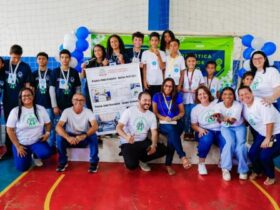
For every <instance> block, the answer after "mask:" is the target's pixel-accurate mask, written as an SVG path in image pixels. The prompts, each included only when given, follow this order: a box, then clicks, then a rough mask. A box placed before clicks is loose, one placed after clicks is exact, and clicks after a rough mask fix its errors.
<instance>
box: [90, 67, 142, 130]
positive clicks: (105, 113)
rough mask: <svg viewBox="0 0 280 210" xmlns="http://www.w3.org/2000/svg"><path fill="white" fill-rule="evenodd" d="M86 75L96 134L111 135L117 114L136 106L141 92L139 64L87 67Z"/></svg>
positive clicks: (117, 117) (117, 118)
mask: <svg viewBox="0 0 280 210" xmlns="http://www.w3.org/2000/svg"><path fill="white" fill-rule="evenodd" d="M86 75H87V83H88V88H89V95H90V100H91V104H92V108H93V110H94V113H95V117H96V120H97V123H98V126H99V128H98V132H97V134H98V135H104V134H112V133H115V132H116V130H115V129H116V125H117V123H118V120H119V119H120V115H121V113H122V112H123V110H124V109H126V108H127V107H130V106H133V105H136V104H137V101H138V94H139V93H140V92H141V91H142V83H141V76H140V69H139V64H136V63H133V64H123V65H117V66H106V67H97V68H94V69H92V68H88V69H86Z"/></svg>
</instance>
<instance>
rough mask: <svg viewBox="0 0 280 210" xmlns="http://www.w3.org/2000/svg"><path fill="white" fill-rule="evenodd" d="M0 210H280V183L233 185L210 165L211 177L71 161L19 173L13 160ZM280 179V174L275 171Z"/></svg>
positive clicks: (0, 178)
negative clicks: (63, 166) (62, 167)
mask: <svg viewBox="0 0 280 210" xmlns="http://www.w3.org/2000/svg"><path fill="white" fill-rule="evenodd" d="M0 163H1V164H0V191H1V192H0V209H1V210H2V209H5V210H14V209H23V210H40V209H44V210H48V209H51V210H80V209H82V210H91V209H94V210H114V209H120V210H141V209H145V210H146V209H147V210H158V209H160V210H173V209H174V210H176V209H178V210H184V209H195V210H200V209H201V210H207V209H211V210H235V209H236V210H243V209H250V210H251V209H254V210H273V209H276V210H279V209H280V207H279V206H280V181H279V182H277V183H276V184H275V185H274V186H269V187H266V186H264V185H263V184H262V182H263V181H264V178H262V179H260V180H258V181H257V182H254V181H240V180H239V179H238V176H237V174H235V173H232V174H233V180H232V181H231V182H225V181H223V180H222V177H221V172H220V169H219V168H217V166H215V165H208V172H209V175H208V176H199V175H198V173H197V166H196V165H194V166H193V167H192V168H191V169H189V170H184V169H183V168H182V166H181V165H175V166H174V168H175V169H176V171H177V174H176V175H175V176H169V175H167V174H166V173H165V170H164V166H163V165H159V164H154V165H152V172H142V171H141V170H140V169H138V170H136V171H133V172H131V171H128V170H127V169H125V168H124V165H123V164H122V163H101V164H100V168H99V171H98V173H96V174H88V172H87V168H88V163H85V162H70V165H69V167H68V168H67V170H66V171H65V172H64V173H57V172H55V168H56V158H55V157H53V158H52V159H50V160H48V161H46V162H45V166H44V167H42V168H36V167H34V168H32V169H31V170H30V171H28V172H25V173H22V174H20V173H18V172H17V171H16V170H15V168H14V167H13V162H12V160H6V161H1V162H0ZM276 175H277V178H278V180H280V172H279V171H277V172H276Z"/></svg>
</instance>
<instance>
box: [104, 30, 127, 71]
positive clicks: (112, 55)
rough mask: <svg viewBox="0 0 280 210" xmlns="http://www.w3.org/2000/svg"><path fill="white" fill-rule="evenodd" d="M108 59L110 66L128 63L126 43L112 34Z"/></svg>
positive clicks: (109, 40)
mask: <svg viewBox="0 0 280 210" xmlns="http://www.w3.org/2000/svg"><path fill="white" fill-rule="evenodd" d="M106 58H107V60H108V61H109V66H113V65H119V64H125V63H128V59H127V56H126V53H125V48H124V43H123V40H122V39H121V37H120V36H119V35H117V34H112V35H111V36H110V37H109V38H108V41H107V54H106Z"/></svg>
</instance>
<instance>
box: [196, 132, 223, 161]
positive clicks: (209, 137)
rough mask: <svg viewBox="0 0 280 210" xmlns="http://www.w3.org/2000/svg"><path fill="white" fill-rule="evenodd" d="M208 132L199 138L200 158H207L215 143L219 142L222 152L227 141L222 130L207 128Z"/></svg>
mask: <svg viewBox="0 0 280 210" xmlns="http://www.w3.org/2000/svg"><path fill="white" fill-rule="evenodd" d="M207 131H208V133H207V134H206V135H204V136H202V137H200V138H199V140H198V145H197V150H198V157H199V158H206V156H207V155H208V153H209V151H210V148H211V146H212V144H213V143H215V144H217V145H218V146H219V148H220V153H222V151H223V147H224V145H225V143H226V141H225V139H224V137H223V136H222V134H221V131H213V130H207Z"/></svg>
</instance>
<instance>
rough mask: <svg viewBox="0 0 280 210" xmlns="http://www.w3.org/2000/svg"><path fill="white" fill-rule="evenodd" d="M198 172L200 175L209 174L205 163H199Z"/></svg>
mask: <svg viewBox="0 0 280 210" xmlns="http://www.w3.org/2000/svg"><path fill="white" fill-rule="evenodd" d="M198 173H199V174H200V175H207V174H208V172H207V169H206V166H205V163H199V164H198Z"/></svg>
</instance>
